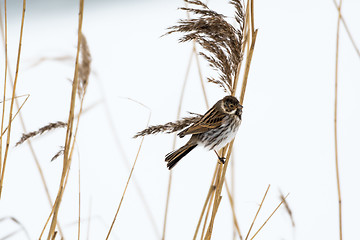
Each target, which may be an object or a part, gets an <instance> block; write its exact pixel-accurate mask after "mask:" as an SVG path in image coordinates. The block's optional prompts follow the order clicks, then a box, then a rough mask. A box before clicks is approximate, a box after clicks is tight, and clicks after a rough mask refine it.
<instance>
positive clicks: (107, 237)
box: [105, 104, 151, 240]
mask: <svg viewBox="0 0 360 240" xmlns="http://www.w3.org/2000/svg"><path fill="white" fill-rule="evenodd" d="M142 105H143V104H142ZM143 106H144V105H143ZM148 109H149V108H148ZM149 110H150V109H149ZM150 118H151V111H150V113H149V118H148V121H147V126H148V125H149V123H150ZM144 138H145V136H143V137H142V138H141V142H140V145H139V148H138V151H137V153H136V157H135V160H134V163H133V166H132V168H131V171H130V174H129V177H128V179H127V182H126V185H125V188H124V192H123V194H122V196H121V199H120V202H119V205H118V208H117V210H116V213H115V216H114V219H113V221H112V223H111V226H110V229H109V231H108V234H107V236H106V238H105V239H106V240H107V239H109V237H110V234H111V231H112V229H113V227H114V224H115V221H116V218H117V215H118V213H119V211H120V207H121V204H122V202H123V200H124V197H125V193H126V190H127V188H128V185H129V182H130V179H131V177H132V174H133V171H134V168H135V165H136V162H137V159H138V157H139V154H140V150H141V147H142V144H143V142H144Z"/></svg>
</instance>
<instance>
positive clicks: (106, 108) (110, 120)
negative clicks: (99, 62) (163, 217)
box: [100, 89, 161, 239]
mask: <svg viewBox="0 0 360 240" xmlns="http://www.w3.org/2000/svg"><path fill="white" fill-rule="evenodd" d="M100 90H102V89H100ZM102 94H103V96H104V99H105V95H104V92H103V91H102ZM126 99H127V100H130V101H133V102H136V103H138V104H140V105H142V106H144V105H143V104H142V103H140V102H138V101H135V100H133V99H131V98H126ZM104 108H105V112H106V116H107V119H108V122H109V127H110V128H111V129H112V131H111V133H112V136H113V138H114V141H115V143H116V145H117V149H118V150H119V153H120V155H122V158H121V160H123V162H124V164H125V166H126V167H127V168H128V170H129V171H130V170H131V166H130V164H129V161H128V157H127V156H126V154H125V150H124V149H123V146H122V144H121V141H120V138H119V136H118V135H117V131H116V127H115V124H114V122H113V120H112V118H111V115H110V111H109V109H108V106H107V104H106V101H105V104H104ZM132 181H133V184H134V186H135V189H136V191H137V193H138V194H139V197H140V200H141V202H142V203H143V205H144V208H145V210H146V214H147V216H148V218H149V220H150V223H151V225H152V227H153V230H154V233H155V234H156V236H157V238H159V239H160V237H161V235H160V233H159V230H158V227H157V225H156V222H155V218H154V216H153V214H152V212H151V209H150V207H149V205H148V204H147V201H146V198H145V195H144V193H143V191H142V189H141V186H140V185H139V183H138V182H137V180H136V177H135V176H133V177H132Z"/></svg>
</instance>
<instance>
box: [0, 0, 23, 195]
mask: <svg viewBox="0 0 360 240" xmlns="http://www.w3.org/2000/svg"><path fill="white" fill-rule="evenodd" d="M25 9H26V0H23V7H22V16H21V26H20V39H19V47H18V54H17V60H16V70H15V79H14V87H13V91H12V97H11V103H10V113H9V123H8V132H7V137H6V146H5V153H4V160H3V164H2V169H1V178H0V199H1V194H2V188H3V181H4V175H5V167H6V161H7V156H8V152H9V146H10V135H11V123H12V112H13V108H14V100H15V90H16V85H17V81H18V76H19V66H20V55H21V43H22V36H23V30H24V20H25Z"/></svg>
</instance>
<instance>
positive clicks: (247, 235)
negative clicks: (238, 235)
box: [245, 184, 270, 240]
mask: <svg viewBox="0 0 360 240" xmlns="http://www.w3.org/2000/svg"><path fill="white" fill-rule="evenodd" d="M269 189H270V184H269V186H268V187H267V189H266V191H265V194H264V196H263V198H262V200H261V203H260V205H259V208H258V210H257V212H256V214H255V217H254V219H253V221H252V223H251V225H250V228H249V231H248V233H247V234H246V237H245V240H247V239H248V237H249V235H250V232H251V229H252V227H253V226H254V223H255V221H256V218H257V216H258V214H259V212H260V210H261V207H262V205H263V203H264V201H265V198H266V195H267V193H268V191H269Z"/></svg>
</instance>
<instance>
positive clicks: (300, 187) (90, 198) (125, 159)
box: [0, 0, 360, 240]
mask: <svg viewBox="0 0 360 240" xmlns="http://www.w3.org/2000/svg"><path fill="white" fill-rule="evenodd" d="M1 4H2V5H1V14H2V19H3V17H4V11H3V10H4V9H3V1H1ZM7 4H8V6H7V7H8V47H9V50H8V54H9V64H10V68H11V71H12V74H13V73H14V69H15V64H16V55H17V48H18V39H19V31H20V21H21V11H22V1H20V0H16V1H15V0H12V1H8V3H7ZM182 6H184V3H183V1H180V0H179V1H163V0H156V1H155V0H154V1H140V0H138V1H115V0H113V1H110V0H109V1H95V0H92V1H90V0H85V10H84V20H83V33H84V35H85V37H86V39H87V41H88V45H89V49H90V52H91V55H92V65H91V70H92V72H91V76H90V80H89V86H88V92H87V94H86V98H85V109H86V111H85V112H84V114H83V116H82V118H81V120H80V128H79V133H78V139H77V144H76V153H75V154H74V159H73V162H72V167H71V171H70V176H69V180H68V184H67V188H66V191H65V194H64V198H63V201H62V204H61V208H60V211H59V212H60V213H59V218H58V220H59V223H60V225H61V227H62V230H63V233H64V236H65V238H66V239H76V237H77V218H78V215H77V214H78V181H79V175H78V170H79V164H80V166H81V168H80V170H81V171H80V182H81V218H82V221H81V239H105V237H106V234H107V231H108V229H109V227H110V224H111V221H112V219H113V217H114V214H115V211H116V208H117V206H118V203H119V201H120V198H121V195H122V193H123V190H124V187H125V184H126V181H127V178H128V176H129V172H130V168H131V166H132V164H133V161H134V159H135V156H136V153H137V150H138V147H139V144H140V139H133V138H132V136H133V135H134V134H135V133H136V132H138V131H140V130H142V129H144V128H145V127H146V124H147V120H148V116H149V110H148V109H146V108H144V107H143V106H141V105H139V104H138V103H136V102H135V101H138V102H141V103H143V104H145V105H146V106H147V107H148V108H150V109H151V120H150V124H151V125H154V124H162V123H166V122H169V121H174V120H176V114H177V108H178V104H179V97H180V93H181V88H182V85H183V81H184V77H185V73H186V69H187V66H188V64H189V59H190V56H191V52H192V45H191V44H179V43H178V41H177V39H178V37H179V36H180V35H171V36H165V37H161V35H163V34H164V33H165V32H166V28H167V27H169V26H172V25H174V24H175V23H176V22H177V21H178V19H180V18H186V14H185V12H183V11H181V10H178V8H179V7H182ZM208 6H209V7H210V8H212V9H214V10H216V11H218V12H221V13H224V14H225V15H227V16H230V17H229V18H228V20H229V22H232V21H233V22H234V19H233V18H232V16H233V8H232V7H231V5H229V4H228V2H227V1H220V0H211V1H209V2H208ZM359 9H360V2H359V1H354V0H352V1H344V2H343V6H342V16H343V17H344V19H345V20H346V23H347V25H348V27H349V29H350V31H351V33H352V35H353V38H354V40H355V42H356V43H357V44H358V45H360V31H359V29H360V28H359V23H360V15H359V14H358V12H359ZM2 22H3V23H4V19H3V20H2ZM77 23H78V2H77V1H69V0H68V1H54V0H52V1H41V0H38V1H28V3H27V7H26V16H25V25H24V35H23V44H22V53H21V62H20V70H19V78H18V86H17V95H23V94H30V98H29V99H28V101H27V102H26V104H25V105H24V107H23V109H22V110H21V112H22V114H23V117H24V120H25V124H26V128H27V131H33V130H37V129H39V128H40V127H42V126H44V125H46V124H48V123H49V122H55V121H58V120H61V121H66V120H67V116H68V111H69V104H70V94H71V79H72V77H73V72H74V57H75V54H76V43H77V42H76V41H77ZM336 24H337V10H336V7H335V5H334V3H333V2H332V1H331V0H328V1H311V0H305V1H297V2H296V1H285V0H282V1H281V0H274V1H265V0H256V1H255V27H256V28H258V29H259V32H258V37H257V41H256V46H255V52H254V56H253V60H252V64H251V69H250V75H249V80H248V86H247V91H246V95H245V101H244V110H243V122H242V125H241V128H240V130H239V132H238V134H237V137H236V141H235V144H234V146H235V150H234V157H233V159H232V161H234V166H233V167H234V168H233V170H229V172H228V176H227V177H228V181H229V183H230V182H231V180H230V177H231V173H233V174H234V182H233V183H234V186H233V189H234V202H235V208H236V216H237V219H238V221H239V227H240V230H241V232H242V234H243V235H246V233H247V231H248V229H249V227H250V224H251V222H252V219H253V218H254V215H255V213H256V211H257V209H258V207H259V204H260V202H261V198H262V196H263V194H264V192H265V190H266V188H267V186H268V185H269V184H270V185H271V188H270V190H269V193H268V196H267V198H266V200H265V202H264V206H263V209H262V211H261V212H260V215H259V216H258V219H257V221H256V223H255V226H254V230H257V229H258V228H259V227H260V226H261V224H262V223H263V222H264V221H265V220H266V218H267V217H268V216H269V215H270V213H271V212H272V211H273V209H274V208H275V207H276V206H277V204H278V203H279V202H280V198H279V195H280V191H281V192H282V193H284V194H287V193H290V195H289V197H288V198H287V202H288V204H289V206H290V208H291V210H292V213H293V218H294V222H295V226H294V227H293V226H292V223H291V220H290V218H289V215H288V214H287V212H286V210H285V208H284V207H281V208H280V209H279V210H278V211H277V212H276V213H275V214H274V216H273V217H272V218H271V220H270V221H269V222H268V223H267V224H266V226H265V227H264V228H263V229H262V230H261V232H260V233H259V235H258V236H257V239H279V240H280V239H288V240H291V239H297V240H300V239H301V240H302V239H306V240H309V239H339V237H338V235H339V230H338V199H337V187H336V175H335V154H334V126H333V125H334V118H333V115H334V83H335V43H336ZM0 51H1V55H2V56H4V50H3V48H1V50H0ZM339 53H340V55H339V85H338V87H339V112H338V141H339V163H340V180H341V190H342V204H343V236H344V239H356V238H357V237H358V236H359V233H358V231H357V229H358V226H359V224H360V221H359V217H358V216H359V215H360V206H359V204H358V203H359V202H360V192H359V185H360V175H359V170H360V161H359V160H360V147H359V146H360V124H359V123H360V112H359V109H360V94H359V91H360V81H359V80H360V67H359V65H360V58H359V56H358V55H357V53H356V51H355V50H354V48H353V45H352V44H351V42H350V40H349V37H348V35H347V34H346V32H345V30H344V27H343V25H341V30H340V50H339ZM201 60H202V59H201ZM0 61H1V64H0V66H4V57H1V59H0ZM0 70H1V73H0V76H3V75H4V74H3V73H4V70H3V67H1V69H0ZM201 71H202V74H203V75H204V76H208V75H209V74H211V73H212V72H211V71H209V67H208V66H207V64H206V63H205V62H204V61H202V64H201ZM1 79H2V83H1V85H2V84H3V77H2V78H1ZM1 89H2V88H1ZM206 91H207V96H208V99H209V103H210V105H212V104H214V103H215V102H216V101H217V100H218V99H220V98H222V97H223V96H224V92H223V91H222V90H221V89H219V88H218V87H217V86H216V85H214V84H210V83H207V84H206ZM8 96H10V95H8ZM237 96H239V94H237ZM129 98H130V99H129ZM7 106H8V105H7ZM182 109H183V110H182V113H181V116H187V115H188V113H187V111H190V112H197V113H204V112H205V111H206V110H207V109H206V105H205V100H204V97H203V93H202V90H201V85H200V80H199V75H198V69H197V67H196V64H195V60H194V59H193V60H192V62H191V69H190V75H189V79H188V82H187V85H186V89H185V96H184V104H183V107H182ZM12 131H13V132H12V138H11V148H10V152H9V158H8V162H7V166H6V167H7V168H6V174H5V178H4V188H3V193H2V198H1V201H0V220H1V221H0V238H1V239H27V236H26V233H25V231H19V232H17V233H16V234H14V235H11V236H10V237H6V236H7V235H8V234H11V233H13V232H14V231H15V232H16V231H18V229H19V224H16V223H15V222H14V221H12V220H11V219H10V218H9V217H12V218H15V219H16V220H17V221H19V222H20V223H21V224H22V226H23V227H24V229H26V231H27V233H28V235H29V236H30V237H29V239H37V238H38V237H39V235H40V233H41V230H42V228H43V226H44V224H45V222H46V219H47V217H48V215H49V214H50V211H51V208H50V205H49V202H48V200H47V198H46V195H45V191H44V187H43V184H42V182H41V179H40V176H39V172H38V170H37V167H36V165H35V162H34V160H33V157H32V155H31V153H30V150H29V148H28V146H27V145H26V144H23V145H21V146H19V147H14V144H15V142H16V141H17V140H19V139H20V137H21V134H22V133H23V130H22V127H21V125H20V122H19V121H18V120H16V121H15V122H14V125H13V130H12ZM64 139H65V130H64V129H58V130H55V131H53V132H51V133H48V134H44V135H43V136H40V137H36V138H34V139H33V140H32V143H33V146H34V150H35V152H36V155H37V156H38V159H39V162H40V164H41V168H42V170H43V172H44V175H45V179H46V182H47V184H48V187H49V191H50V194H51V196H52V199H53V200H54V199H55V197H56V194H57V190H58V185H59V181H60V175H61V171H62V159H61V158H59V159H57V160H55V161H53V162H51V161H50V159H51V158H52V157H53V156H54V155H55V153H56V152H58V151H59V149H60V146H63V145H64ZM186 140H187V139H179V140H178V146H180V145H181V144H183V143H184V142H185V141H186ZM172 142H173V136H172V135H166V134H158V135H155V136H148V137H146V138H145V140H144V143H143V146H142V149H141V152H140V155H139V158H138V161H137V164H136V166H135V170H134V174H133V177H132V179H131V181H130V184H129V188H128V191H127V193H126V195H125V198H124V202H123V204H122V207H121V209H120V212H119V215H118V217H117V221H116V222H115V226H114V229H113V233H112V235H111V239H161V236H162V231H163V223H164V213H165V203H166V196H167V188H168V179H169V171H168V170H167V168H166V164H165V163H164V156H165V154H166V153H168V152H169V151H171V150H172ZM215 166H216V156H215V155H214V153H213V152H207V151H205V150H203V149H200V148H199V149H196V150H194V151H193V152H191V153H190V154H189V155H188V156H186V158H184V159H183V160H182V161H181V162H180V163H179V164H178V165H177V166H176V167H175V168H174V170H173V176H172V188H171V193H170V194H171V195H170V204H169V212H168V220H167V228H166V239H190V238H192V236H193V234H194V231H195V227H196V224H197V221H198V218H199V216H200V213H201V208H202V205H203V203H204V201H205V198H206V194H207V191H208V189H209V184H210V181H211V178H212V174H213V171H214V168H215ZM139 193H141V194H139ZM223 196H224V197H223V199H222V202H221V204H220V207H219V210H218V216H217V218H216V220H215V227H214V232H213V239H233V223H232V213H231V208H230V204H229V200H228V197H227V195H226V192H225V189H224V191H223ZM237 239H238V238H237Z"/></svg>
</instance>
